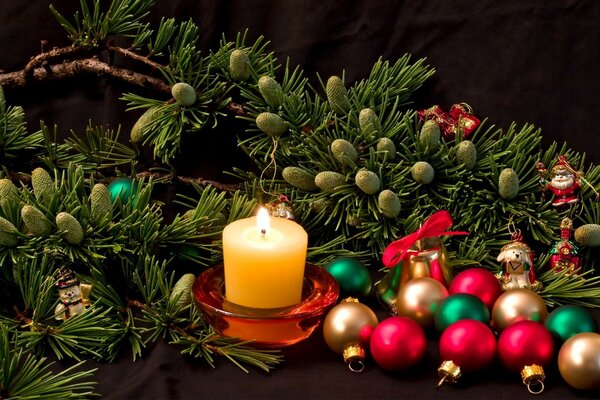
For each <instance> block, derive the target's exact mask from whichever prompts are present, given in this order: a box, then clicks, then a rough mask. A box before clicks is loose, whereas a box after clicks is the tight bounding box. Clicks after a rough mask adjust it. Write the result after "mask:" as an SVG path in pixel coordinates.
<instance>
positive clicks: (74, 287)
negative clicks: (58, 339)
mask: <svg viewBox="0 0 600 400" xmlns="http://www.w3.org/2000/svg"><path fill="white" fill-rule="evenodd" d="M56 288H57V289H58V301H59V303H58V305H57V306H56V308H55V309H54V318H55V319H57V320H66V319H68V318H71V317H72V316H74V315H77V314H81V313H82V312H84V311H85V307H84V305H83V297H82V294H81V285H80V282H79V279H77V277H76V276H75V274H74V273H73V271H71V270H70V269H69V268H67V267H62V268H61V269H60V270H59V271H58V281H57V282H56Z"/></svg>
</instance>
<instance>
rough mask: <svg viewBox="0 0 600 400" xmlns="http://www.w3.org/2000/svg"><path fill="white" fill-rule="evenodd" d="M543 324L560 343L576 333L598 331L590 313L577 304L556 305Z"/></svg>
mask: <svg viewBox="0 0 600 400" xmlns="http://www.w3.org/2000/svg"><path fill="white" fill-rule="evenodd" d="M545 325H546V328H548V330H549V331H550V332H551V333H552V336H554V338H555V339H556V340H557V342H558V343H561V344H562V343H563V342H564V341H566V340H567V339H569V338H570V337H572V336H575V335H577V334H578V333H583V332H598V326H597V324H596V320H595V319H594V316H593V315H592V313H590V312H589V311H588V310H586V309H585V308H583V307H581V306H577V305H568V306H562V307H558V308H557V309H556V310H554V311H552V312H551V313H550V315H549V316H548V318H547V319H546V323H545Z"/></svg>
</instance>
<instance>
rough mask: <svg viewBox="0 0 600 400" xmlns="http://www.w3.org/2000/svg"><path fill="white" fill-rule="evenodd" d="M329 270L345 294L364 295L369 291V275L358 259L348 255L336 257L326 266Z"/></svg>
mask: <svg viewBox="0 0 600 400" xmlns="http://www.w3.org/2000/svg"><path fill="white" fill-rule="evenodd" d="M325 270H326V271H327V272H329V273H330V274H331V275H332V276H333V277H334V278H335V280H336V281H337V282H338V284H339V285H340V292H341V293H342V294H343V295H345V296H353V297H357V296H366V295H368V294H369V292H370V291H371V275H370V274H369V271H368V270H367V267H365V266H364V265H363V264H362V263H361V262H360V261H358V260H356V259H354V258H350V257H338V258H336V259H335V260H333V261H332V262H330V263H329V264H327V266H325Z"/></svg>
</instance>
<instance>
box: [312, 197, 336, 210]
mask: <svg viewBox="0 0 600 400" xmlns="http://www.w3.org/2000/svg"><path fill="white" fill-rule="evenodd" d="M332 204H333V202H332V201H331V200H329V199H317V200H315V201H313V202H312V203H310V209H311V210H312V211H313V212H315V213H321V212H323V211H325V210H327V209H328V208H329V206H331V205H332Z"/></svg>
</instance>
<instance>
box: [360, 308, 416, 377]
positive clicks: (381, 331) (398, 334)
mask: <svg viewBox="0 0 600 400" xmlns="http://www.w3.org/2000/svg"><path fill="white" fill-rule="evenodd" d="M426 346H427V339H426V338H425V332H423V329H422V328H421V327H420V326H419V325H418V324H417V323H416V322H415V321H413V320H411V319H409V318H406V317H399V316H396V317H390V318H388V319H385V320H383V321H382V322H381V323H379V325H377V326H376V327H375V329H374V330H373V333H372V334H371V341H370V347H369V348H370V350H371V356H372V357H373V360H375V362H376V363H377V365H379V366H380V367H381V368H383V369H385V370H390V371H398V370H402V369H406V368H409V367H412V366H413V365H415V364H417V363H418V362H419V361H421V359H422V358H423V356H424V355H425V349H426Z"/></svg>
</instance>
